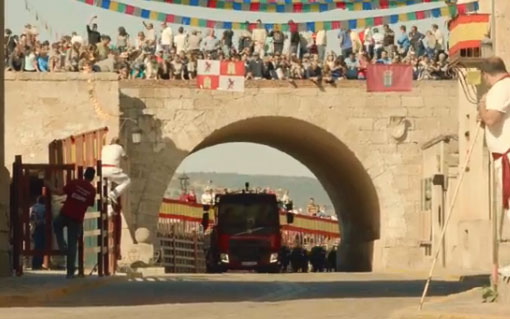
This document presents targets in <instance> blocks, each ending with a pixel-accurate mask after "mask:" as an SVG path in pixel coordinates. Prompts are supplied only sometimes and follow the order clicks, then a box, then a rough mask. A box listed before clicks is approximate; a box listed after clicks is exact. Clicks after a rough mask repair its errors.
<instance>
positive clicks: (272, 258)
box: [269, 253, 278, 264]
mask: <svg viewBox="0 0 510 319" xmlns="http://www.w3.org/2000/svg"><path fill="white" fill-rule="evenodd" d="M275 262H278V253H272V254H271V256H269V263H271V264H272V263H275Z"/></svg>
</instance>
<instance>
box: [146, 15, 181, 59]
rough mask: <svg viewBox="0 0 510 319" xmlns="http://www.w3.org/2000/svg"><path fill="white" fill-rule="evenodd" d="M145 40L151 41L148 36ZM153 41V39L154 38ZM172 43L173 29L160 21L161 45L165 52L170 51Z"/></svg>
mask: <svg viewBox="0 0 510 319" xmlns="http://www.w3.org/2000/svg"><path fill="white" fill-rule="evenodd" d="M147 40H149V41H152V39H150V38H149V37H147ZM154 41H155V39H154ZM173 45H174V31H173V30H172V28H171V27H170V26H169V25H168V24H167V23H166V22H163V23H161V47H162V48H163V51H164V52H165V53H168V52H170V49H172V47H173Z"/></svg>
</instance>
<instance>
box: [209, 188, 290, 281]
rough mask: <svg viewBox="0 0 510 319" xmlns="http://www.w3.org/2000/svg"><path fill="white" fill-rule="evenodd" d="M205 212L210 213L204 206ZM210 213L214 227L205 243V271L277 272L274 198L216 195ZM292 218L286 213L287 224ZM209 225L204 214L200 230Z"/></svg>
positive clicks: (279, 238)
mask: <svg viewBox="0 0 510 319" xmlns="http://www.w3.org/2000/svg"><path fill="white" fill-rule="evenodd" d="M287 208H290V207H287ZM205 211H210V210H209V209H208V207H205ZM212 211H214V214H215V216H214V225H213V226H212V230H211V231H210V232H208V236H207V239H206V242H205V250H206V269H207V271H208V272H224V271H227V270H230V269H232V270H256V271H258V272H279V271H280V260H279V252H280V249H281V246H282V236H281V225H280V212H281V207H279V203H278V201H277V198H276V196H275V195H273V194H264V193H262V194H261V193H248V192H242V193H233V194H225V195H218V196H216V201H215V205H214V209H213V210H212ZM293 219H294V215H293V214H292V213H287V224H292V223H293ZM209 222H210V216H209V213H207V212H205V213H204V215H203V218H202V225H203V226H204V228H207V227H208V226H209Z"/></svg>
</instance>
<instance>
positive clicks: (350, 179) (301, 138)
mask: <svg viewBox="0 0 510 319" xmlns="http://www.w3.org/2000/svg"><path fill="white" fill-rule="evenodd" d="M227 142H252V143H258V144H263V145H267V146H270V147H273V148H275V149H278V150H280V151H282V152H284V153H287V154H289V155H291V156H292V157H293V158H295V159H296V160H298V161H300V162H301V163H303V164H304V165H305V166H307V167H308V168H309V169H310V170H311V171H312V172H313V173H314V174H315V176H316V177H317V178H318V180H319V181H320V183H321V184H322V185H323V187H324V189H325V190H326V192H327V193H328V195H329V197H330V198H331V201H332V203H333V206H334V208H335V211H336V212H337V215H338V220H339V222H340V225H339V226H340V228H341V232H342V242H341V245H340V270H344V271H370V270H371V269H372V255H373V241H374V240H376V239H379V236H380V229H379V228H380V212H379V202H378V197H377V193H376V190H375V187H374V185H373V183H372V181H371V179H370V176H369V175H368V174H367V172H366V170H365V169H364V168H363V166H362V164H361V163H360V161H359V160H358V159H357V158H356V156H355V155H354V153H353V152H352V151H351V150H349V149H348V147H347V146H346V145H345V144H344V143H342V142H341V141H340V140H338V139H337V138H336V137H335V136H334V135H332V134H330V133H328V132H326V131H325V130H323V129H321V128H319V127H317V126H315V125H312V124H310V123H307V122H304V121H302V120H297V119H294V118H290V117H257V118H251V119H246V120H241V121H238V122H235V123H232V124H230V125H227V126H225V127H223V128H221V129H219V130H216V131H214V132H213V133H212V134H210V135H209V136H208V137H206V138H205V139H204V140H203V141H202V142H201V143H200V144H199V145H197V146H196V147H195V148H194V149H193V151H192V152H197V151H199V150H201V149H204V148H206V147H210V146H214V145H218V144H222V143H227ZM226 160H228V159H226Z"/></svg>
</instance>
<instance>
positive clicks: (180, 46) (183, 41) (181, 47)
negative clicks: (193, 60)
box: [161, 27, 188, 54]
mask: <svg viewBox="0 0 510 319" xmlns="http://www.w3.org/2000/svg"><path fill="white" fill-rule="evenodd" d="M161 40H162V41H163V39H161ZM187 40H188V35H187V34H186V33H184V28H183V27H179V29H178V30H177V34H176V35H175V37H174V45H175V52H177V54H180V53H181V52H186V45H187ZM163 50H165V48H163Z"/></svg>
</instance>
